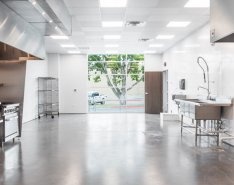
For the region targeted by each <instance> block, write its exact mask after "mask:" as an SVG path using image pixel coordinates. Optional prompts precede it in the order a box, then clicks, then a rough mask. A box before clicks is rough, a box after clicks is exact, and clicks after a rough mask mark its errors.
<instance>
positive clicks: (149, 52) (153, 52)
mask: <svg viewBox="0 0 234 185" xmlns="http://www.w3.org/2000/svg"><path fill="white" fill-rule="evenodd" d="M144 53H145V54H155V53H156V51H144Z"/></svg>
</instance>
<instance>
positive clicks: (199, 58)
mask: <svg viewBox="0 0 234 185" xmlns="http://www.w3.org/2000/svg"><path fill="white" fill-rule="evenodd" d="M200 60H202V61H203V62H204V63H205V65H206V71H205V69H204V68H203V67H202V65H201V64H200ZM197 63H198V65H199V66H200V68H201V69H202V71H203V77H204V83H206V82H207V88H206V87H202V86H199V87H198V90H199V89H205V90H207V99H208V100H209V99H210V95H211V92H210V74H209V66H208V64H207V62H206V60H205V59H204V58H203V57H198V58H197ZM206 73H207V80H206Z"/></svg>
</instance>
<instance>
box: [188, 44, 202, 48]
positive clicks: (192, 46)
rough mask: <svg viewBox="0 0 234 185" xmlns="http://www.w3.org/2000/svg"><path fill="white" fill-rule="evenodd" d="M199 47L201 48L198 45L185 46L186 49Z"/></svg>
mask: <svg viewBox="0 0 234 185" xmlns="http://www.w3.org/2000/svg"><path fill="white" fill-rule="evenodd" d="M200 46H201V45H200V44H188V45H185V47H186V48H198V47H200Z"/></svg>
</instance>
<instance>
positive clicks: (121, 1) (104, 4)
mask: <svg viewBox="0 0 234 185" xmlns="http://www.w3.org/2000/svg"><path fill="white" fill-rule="evenodd" d="M126 6H127V0H100V7H101V8H121V7H122V8H123V7H126Z"/></svg>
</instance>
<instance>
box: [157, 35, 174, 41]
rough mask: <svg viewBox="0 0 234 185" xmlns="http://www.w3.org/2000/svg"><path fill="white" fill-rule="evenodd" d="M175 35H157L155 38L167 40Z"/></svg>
mask: <svg viewBox="0 0 234 185" xmlns="http://www.w3.org/2000/svg"><path fill="white" fill-rule="evenodd" d="M174 37H175V36H174V35H158V36H157V37H156V39H159V40H168V39H173V38H174Z"/></svg>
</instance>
